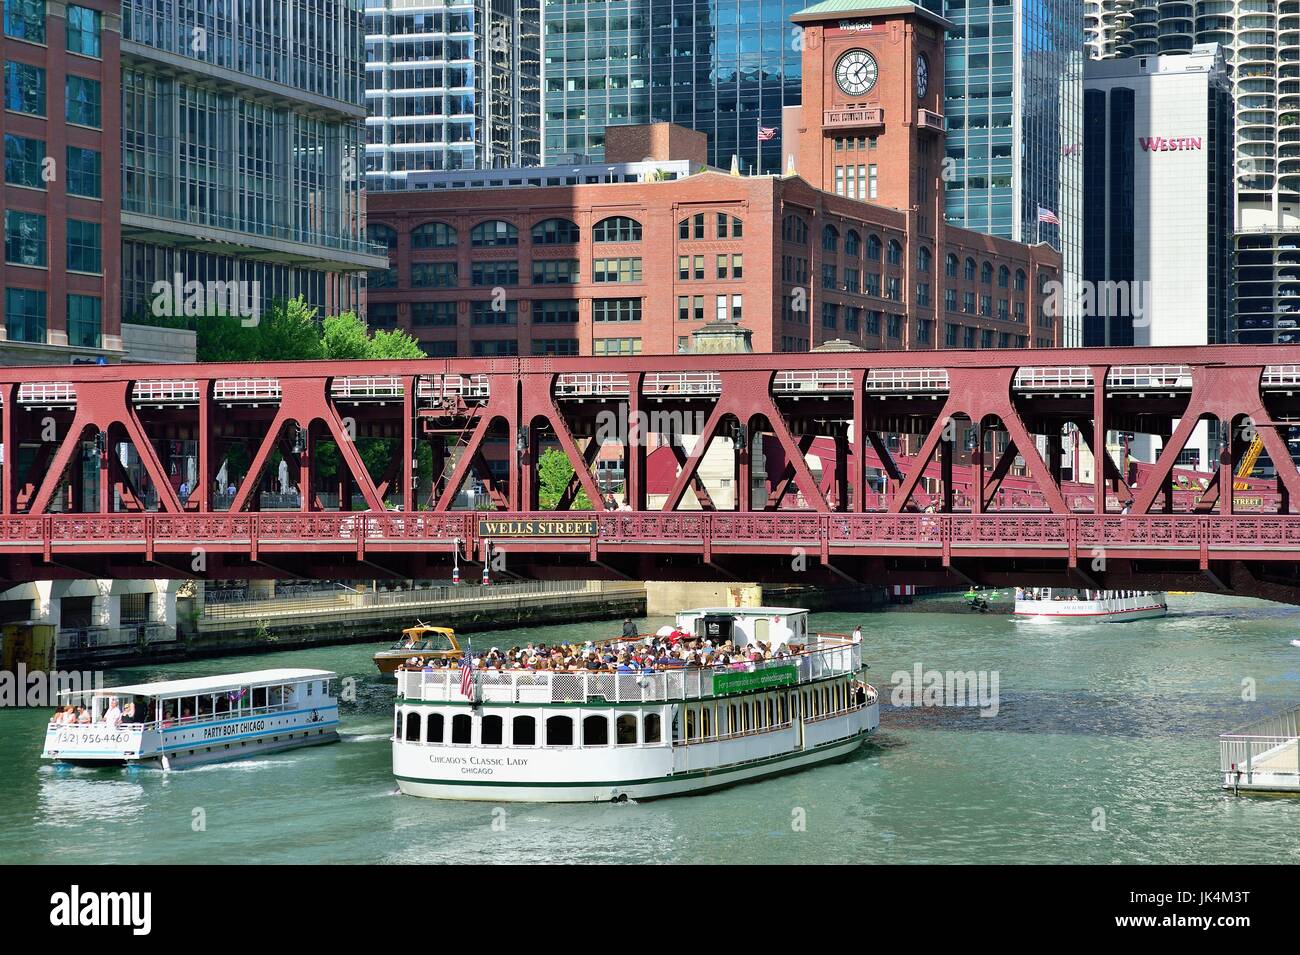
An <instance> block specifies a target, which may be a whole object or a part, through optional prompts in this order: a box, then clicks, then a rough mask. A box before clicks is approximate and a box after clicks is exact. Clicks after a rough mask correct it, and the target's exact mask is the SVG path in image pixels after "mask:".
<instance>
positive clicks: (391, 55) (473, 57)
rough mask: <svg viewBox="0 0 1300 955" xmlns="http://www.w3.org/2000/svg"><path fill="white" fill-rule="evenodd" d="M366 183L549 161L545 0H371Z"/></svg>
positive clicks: (397, 185) (382, 185)
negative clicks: (544, 117)
mask: <svg viewBox="0 0 1300 955" xmlns="http://www.w3.org/2000/svg"><path fill="white" fill-rule="evenodd" d="M365 2H366V21H365V32H366V99H367V104H368V107H369V112H370V118H369V119H368V120H367V122H366V133H367V135H366V183H367V186H368V187H369V188H370V189H402V188H405V186H406V176H407V173H410V172H423V171H428V170H440V169H485V168H496V167H503V166H528V165H537V164H538V163H539V162H540V161H541V90H540V87H541V6H540V3H541V0H365Z"/></svg>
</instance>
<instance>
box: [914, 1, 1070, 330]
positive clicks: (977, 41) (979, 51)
mask: <svg viewBox="0 0 1300 955" xmlns="http://www.w3.org/2000/svg"><path fill="white" fill-rule="evenodd" d="M924 5H925V6H926V7H928V8H929V9H932V10H934V11H935V12H936V13H938V12H941V13H943V15H944V16H946V17H947V18H948V19H949V20H951V21H952V22H953V23H954V24H955V26H956V27H957V29H956V30H955V31H954V33H953V34H952V35H950V36H949V37H948V40H947V44H946V49H945V60H946V66H945V74H946V75H945V77H944V114H945V116H946V117H947V122H948V146H947V149H948V158H949V160H950V162H949V177H948V188H947V216H948V221H949V222H951V223H953V224H954V225H958V226H962V227H964V228H967V229H972V230H974V231H976V232H984V233H988V234H990V235H997V236H1002V237H1004V238H1009V239H1014V240H1016V241H1019V242H1037V241H1040V240H1041V241H1043V242H1047V243H1050V244H1051V245H1052V246H1053V247H1054V248H1056V249H1058V250H1059V251H1060V252H1061V256H1062V259H1063V264H1064V279H1063V280H1064V282H1065V283H1066V287H1067V290H1068V289H1069V288H1070V285H1071V283H1073V282H1077V281H1078V279H1079V276H1080V269H1081V265H1082V238H1083V231H1082V218H1081V213H1082V209H1083V201H1082V182H1083V166H1082V141H1083V134H1082V129H1083V125H1082V124H1083V57H1084V54H1083V43H1084V29H1083V11H1082V9H1081V8H1080V4H1079V3H1078V0H946V2H945V0H927V2H926V3H925V4H924ZM1040 210H1045V212H1046V213H1048V215H1045V216H1042V217H1040ZM1053 217H1054V218H1056V219H1059V220H1060V225H1057V224H1055V223H1054V222H1051V221H1041V219H1048V220H1050V219H1051V218H1053ZM1066 301H1067V303H1071V302H1073V301H1074V296H1073V295H1069V294H1067V296H1066ZM1067 308H1069V305H1068V304H1067ZM1064 319H1065V325H1064V328H1063V332H1064V341H1065V344H1067V345H1077V344H1079V335H1080V326H1079V317H1078V316H1077V315H1073V314H1070V312H1069V311H1067V313H1066V315H1065V316H1064Z"/></svg>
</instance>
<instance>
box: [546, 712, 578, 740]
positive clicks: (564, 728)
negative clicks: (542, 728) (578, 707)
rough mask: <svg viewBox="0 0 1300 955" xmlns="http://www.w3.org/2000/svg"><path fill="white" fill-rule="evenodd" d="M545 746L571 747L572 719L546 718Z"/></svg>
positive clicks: (565, 717)
mask: <svg viewBox="0 0 1300 955" xmlns="http://www.w3.org/2000/svg"><path fill="white" fill-rule="evenodd" d="M546 745H547V746H572V745H573V717H571V716H548V717H547V718H546Z"/></svg>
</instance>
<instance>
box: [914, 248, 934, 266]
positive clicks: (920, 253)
mask: <svg viewBox="0 0 1300 955" xmlns="http://www.w3.org/2000/svg"><path fill="white" fill-rule="evenodd" d="M933 258H934V256H933V255H931V254H930V250H929V249H928V248H926V247H925V246H921V247H920V248H919V249H917V251H916V267H917V269H919V270H920V271H922V272H929V271H930V262H931V259H933Z"/></svg>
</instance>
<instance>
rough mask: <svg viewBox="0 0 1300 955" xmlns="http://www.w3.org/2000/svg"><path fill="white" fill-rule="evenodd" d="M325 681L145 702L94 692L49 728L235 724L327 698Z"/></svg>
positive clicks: (138, 697)
mask: <svg viewBox="0 0 1300 955" xmlns="http://www.w3.org/2000/svg"><path fill="white" fill-rule="evenodd" d="M329 683H330V681H329V680H307V681H304V682H302V683H296V684H295V683H277V684H272V685H270V686H251V685H250V686H241V687H235V688H231V689H223V690H218V691H213V692H203V693H186V694H178V695H174V696H162V697H148V696H142V695H131V694H116V695H115V694H113V693H112V691H111V690H108V691H97V695H96V696H95V697H94V698H93V699H92V700H91V701H90V702H89V704H84V703H83V704H78V703H76V702H73V703H69V704H67V705H64V706H62V707H61V708H60V709H59V710H58V711H56V712H55V714H54V717H53V718H52V719H51V720H50V722H51V723H55V724H68V725H73V724H76V725H82V724H100V723H108V724H111V725H113V726H121V725H124V724H145V725H153V724H158V726H159V728H161V729H170V728H171V727H173V726H183V725H185V724H188V723H198V722H202V721H206V720H212V719H238V718H241V717H245V716H254V715H261V714H265V713H275V712H280V711H283V710H287V709H291V708H293V707H297V706H311V705H312V703H313V702H314V701H316V700H319V699H321V698H323V697H328V696H329V692H330V689H329Z"/></svg>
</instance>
